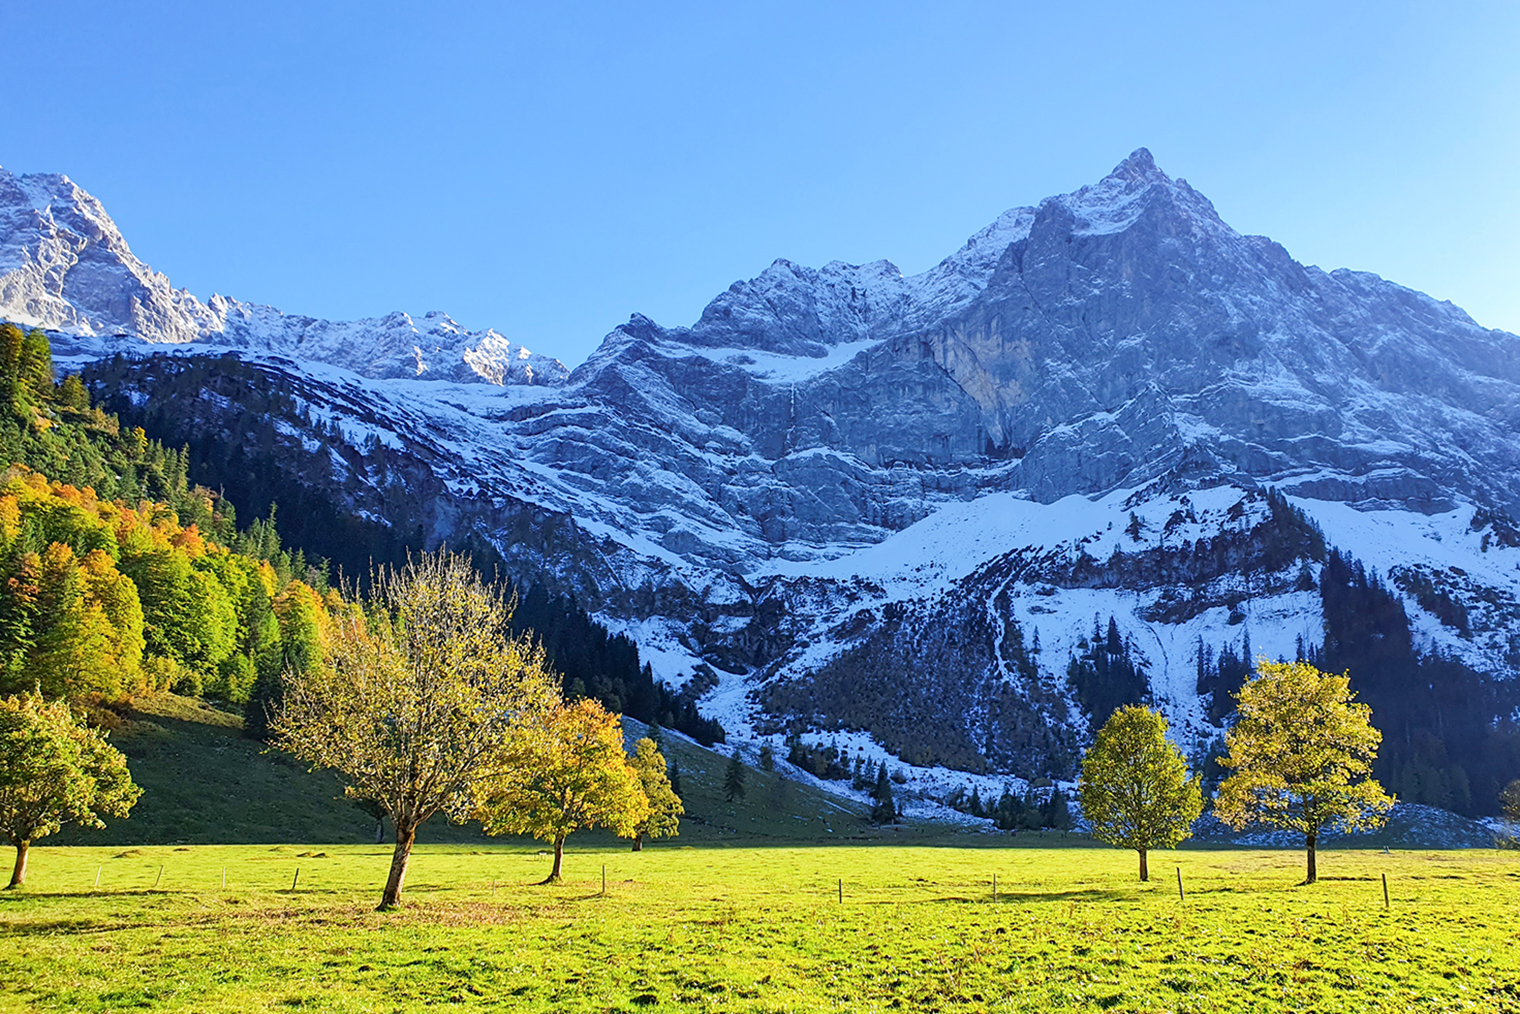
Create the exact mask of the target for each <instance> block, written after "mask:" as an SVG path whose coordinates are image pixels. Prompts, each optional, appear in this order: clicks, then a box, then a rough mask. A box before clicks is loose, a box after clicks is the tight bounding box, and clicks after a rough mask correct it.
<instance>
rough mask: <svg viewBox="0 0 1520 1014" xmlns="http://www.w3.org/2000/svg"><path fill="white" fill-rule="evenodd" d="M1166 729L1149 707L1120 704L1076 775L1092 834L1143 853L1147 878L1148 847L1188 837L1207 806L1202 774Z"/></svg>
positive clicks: (1143, 877) (1163, 846) (1146, 877)
mask: <svg viewBox="0 0 1520 1014" xmlns="http://www.w3.org/2000/svg"><path fill="white" fill-rule="evenodd" d="M1166 729H1167V724H1166V719H1165V718H1164V717H1162V716H1161V715H1160V714H1158V713H1156V712H1154V711H1152V710H1151V709H1150V708H1147V707H1144V706H1142V705H1138V704H1136V705H1130V706H1128V707H1124V708H1120V709H1119V710H1117V711H1115V712H1114V713H1113V714H1112V715H1110V716H1109V719H1108V721H1107V722H1105V723H1103V728H1101V729H1099V730H1098V735H1097V736H1096V737H1094V739H1093V745H1092V746H1091V747H1090V748H1089V749H1088V751H1087V754H1086V755H1085V756H1084V757H1083V758H1082V773H1081V775H1080V777H1079V778H1078V780H1077V791H1078V793H1079V794H1080V796H1081V800H1082V814H1083V816H1085V817H1086V818H1087V822H1088V823H1089V824H1090V825H1091V826H1092V830H1093V837H1095V838H1097V839H1098V840H1099V841H1103V842H1107V843H1108V844H1110V845H1115V846H1118V847H1119V848H1127V849H1134V850H1135V851H1136V852H1137V853H1139V856H1140V879H1141V880H1142V881H1144V880H1149V879H1150V868H1149V866H1148V865H1147V862H1146V857H1147V853H1148V852H1149V851H1150V850H1151V849H1166V848H1174V847H1175V846H1177V845H1179V844H1181V843H1182V842H1184V841H1186V840H1187V839H1188V837H1189V836H1191V835H1192V833H1193V832H1192V827H1193V822H1194V821H1195V820H1197V819H1198V815H1199V814H1200V813H1202V812H1203V795H1202V793H1201V791H1200V790H1199V780H1198V777H1197V776H1196V775H1195V776H1193V777H1191V778H1189V777H1188V771H1187V761H1186V760H1185V759H1184V758H1183V756H1182V753H1181V751H1179V750H1178V749H1177V748H1176V747H1175V746H1173V745H1172V744H1171V743H1169V742H1167V738H1166Z"/></svg>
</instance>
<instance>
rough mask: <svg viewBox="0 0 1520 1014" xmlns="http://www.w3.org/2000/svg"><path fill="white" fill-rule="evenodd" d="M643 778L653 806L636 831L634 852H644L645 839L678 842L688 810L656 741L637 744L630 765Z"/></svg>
mask: <svg viewBox="0 0 1520 1014" xmlns="http://www.w3.org/2000/svg"><path fill="white" fill-rule="evenodd" d="M629 763H631V764H632V765H633V770H634V771H635V772H636V773H637V774H638V776H639V785H640V787H642V788H643V790H644V799H645V800H646V801H647V802H648V803H649V814H648V816H646V817H645V818H644V819H643V821H642V822H641V823H640V824H639V825H638V826H637V827H635V828H634V829H633V851H635V852H641V851H643V849H644V839H645V838H651V839H653V838H674V837H675V836H676V835H678V834H680V833H681V815H682V814H683V813H685V812H686V807H685V806H684V805H683V804H682V803H681V797H680V796H678V795H676V790H675V789H674V788H673V787H672V786H671V784H670V772H669V770H668V769H667V768H666V765H665V755H664V754H663V753H661V752H660V748H659V747H658V746H656V745H655V742H654V740H652V739H650V738H649V737H648V736H645V737H644V738H643V739H641V740H639V741H638V742H637V743H635V744H633V757H632V759H631V760H630V761H629Z"/></svg>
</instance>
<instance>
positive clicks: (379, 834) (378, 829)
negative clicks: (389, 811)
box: [375, 817, 385, 845]
mask: <svg viewBox="0 0 1520 1014" xmlns="http://www.w3.org/2000/svg"><path fill="white" fill-rule="evenodd" d="M375 844H376V845H384V844H385V818H384V817H381V818H380V819H379V820H377V821H375Z"/></svg>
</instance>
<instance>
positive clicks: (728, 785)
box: [723, 747, 745, 803]
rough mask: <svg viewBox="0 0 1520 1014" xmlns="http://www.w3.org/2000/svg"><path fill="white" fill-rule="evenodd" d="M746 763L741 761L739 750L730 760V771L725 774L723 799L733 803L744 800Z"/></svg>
mask: <svg viewBox="0 0 1520 1014" xmlns="http://www.w3.org/2000/svg"><path fill="white" fill-rule="evenodd" d="M744 791H745V789H744V762H743V761H741V760H740V759H739V748H738V747H735V748H734V752H733V756H731V757H729V759H728V769H727V770H726V771H724V772H723V798H724V799H725V800H727V801H728V802H730V803H732V802H733V801H735V800H736V799H743V798H744Z"/></svg>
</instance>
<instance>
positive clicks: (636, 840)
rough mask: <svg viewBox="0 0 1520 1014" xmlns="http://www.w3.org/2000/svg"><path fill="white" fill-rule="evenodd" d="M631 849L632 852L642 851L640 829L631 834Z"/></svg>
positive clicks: (642, 843) (641, 833)
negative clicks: (636, 832)
mask: <svg viewBox="0 0 1520 1014" xmlns="http://www.w3.org/2000/svg"><path fill="white" fill-rule="evenodd" d="M632 851H634V852H642V851H644V832H642V831H640V832H639V833H638V834H636V835H634V836H633V850H632Z"/></svg>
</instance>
